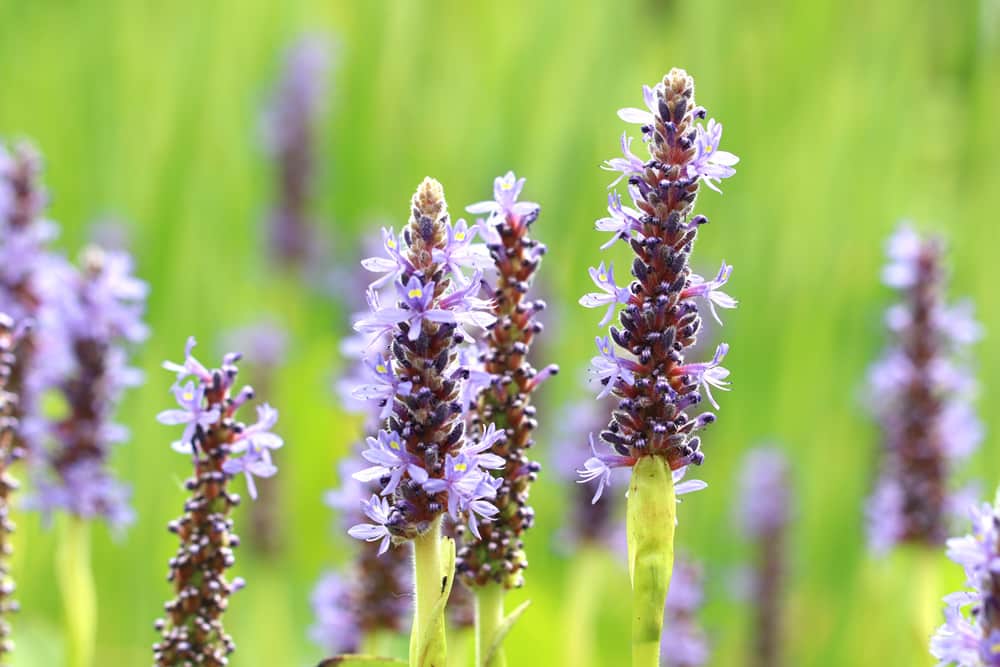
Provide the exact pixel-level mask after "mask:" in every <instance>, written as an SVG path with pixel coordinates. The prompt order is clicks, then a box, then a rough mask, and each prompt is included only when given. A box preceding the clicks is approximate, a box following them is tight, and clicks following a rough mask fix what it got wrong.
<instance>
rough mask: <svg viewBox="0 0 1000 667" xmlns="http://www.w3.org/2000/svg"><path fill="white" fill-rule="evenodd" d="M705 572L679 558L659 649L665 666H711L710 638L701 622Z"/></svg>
mask: <svg viewBox="0 0 1000 667" xmlns="http://www.w3.org/2000/svg"><path fill="white" fill-rule="evenodd" d="M703 579H704V573H703V572H702V568H701V566H700V565H698V564H697V563H694V562H692V561H690V560H687V559H685V558H678V559H677V562H676V563H675V564H674V576H673V577H672V578H671V580H670V591H669V592H668V593H667V603H666V605H665V606H664V610H663V614H664V623H663V624H664V626H665V627H666V628H667V630H666V631H665V632H664V633H663V640H662V642H661V649H660V654H661V656H662V657H661V658H660V665H661V666H662V667H702V665H707V664H708V658H709V653H710V651H709V645H708V637H706V636H705V631H704V630H702V628H701V624H700V623H699V622H698V612H699V611H700V610H701V606H702V603H703V600H704V591H703V584H702V580H703Z"/></svg>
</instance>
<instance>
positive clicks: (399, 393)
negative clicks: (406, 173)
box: [349, 179, 504, 553]
mask: <svg viewBox="0 0 1000 667" xmlns="http://www.w3.org/2000/svg"><path fill="white" fill-rule="evenodd" d="M382 237H383V248H384V251H385V256H383V257H375V258H371V259H368V260H365V261H364V262H363V266H365V268H367V269H368V270H370V271H373V272H376V273H381V274H383V275H382V276H381V277H380V278H378V279H377V280H375V281H374V282H373V283H372V285H371V286H370V288H369V290H368V294H367V297H368V304H369V312H368V313H367V314H366V315H365V316H364V317H362V318H361V319H359V320H357V321H356V322H355V325H354V328H355V330H357V331H358V332H360V333H362V334H364V335H366V336H368V337H369V341H371V343H370V348H374V349H369V351H368V352H369V355H368V358H367V363H368V364H369V366H370V368H371V371H372V373H373V376H374V377H375V381H374V382H372V383H370V384H364V385H361V386H359V387H357V388H356V391H355V396H356V397H358V398H361V399H363V400H369V401H375V402H376V403H378V404H379V405H380V407H381V410H380V414H379V417H380V421H381V422H383V423H382V427H381V428H380V429H379V430H378V433H377V434H376V435H375V436H373V437H370V438H368V439H367V444H368V446H367V448H366V449H365V450H364V451H363V452H362V456H363V457H364V459H365V460H366V461H368V462H369V463H371V464H373V465H371V466H369V467H368V468H365V469H364V470H361V471H359V472H357V473H355V475H354V477H355V478H356V479H358V480H359V481H362V482H378V485H379V487H380V489H381V491H380V493H379V494H374V495H372V496H371V498H369V499H368V500H366V501H364V502H363V503H362V508H363V510H364V513H365V515H366V516H367V517H368V518H369V519H370V521H371V523H361V524H358V525H356V526H353V527H351V529H350V530H349V533H350V534H351V535H352V536H353V537H356V538H358V539H363V540H367V541H373V542H379V543H380V545H379V552H380V553H384V552H385V551H386V550H387V549H388V548H389V545H390V543H391V542H392V541H393V540H396V541H403V540H407V539H413V538H415V537H417V536H418V535H421V534H423V533H424V532H426V531H427V530H428V529H429V528H430V526H431V524H432V523H433V522H434V521H435V520H436V519H438V518H439V517H440V516H441V515H442V514H443V513H444V512H447V513H448V515H449V516H451V518H452V519H453V520H455V521H456V522H467V523H468V525H469V527H470V529H471V530H472V533H473V534H474V535H477V536H478V535H479V522H480V521H481V520H483V519H489V518H491V517H493V516H495V515H496V513H497V509H496V507H495V506H494V505H493V504H492V502H491V501H492V500H493V499H494V498H496V493H497V488H498V486H499V484H500V480H499V478H494V477H493V476H492V475H490V474H489V470H490V469H498V468H501V467H502V466H503V465H504V461H503V459H501V458H500V457H498V456H496V455H494V454H491V453H489V451H490V449H491V448H492V447H493V445H494V444H495V443H496V442H497V441H498V440H500V439H501V438H503V437H504V433H503V431H497V430H496V429H495V428H494V427H493V426H492V425H489V426H487V427H486V428H485V429H484V431H483V434H482V437H481V438H480V439H479V440H478V441H477V442H470V441H469V439H468V438H467V437H466V432H465V430H466V429H465V423H464V422H463V420H462V418H461V413H462V409H463V406H462V403H461V396H462V392H463V384H464V383H465V382H466V378H467V376H468V371H467V370H466V369H465V368H464V367H462V365H461V363H460V359H459V357H460V354H459V352H460V347H461V346H462V344H464V343H465V342H466V341H467V340H468V339H469V338H470V336H469V334H468V333H467V329H468V328H471V327H476V328H484V327H487V326H489V325H491V324H493V322H494V321H495V317H494V316H493V315H492V314H491V312H490V303H489V302H488V301H486V300H484V299H482V298H480V297H479V296H478V293H479V291H480V290H481V283H482V270H481V268H478V267H479V266H480V265H481V263H482V262H483V258H484V257H486V254H485V253H486V250H485V248H484V247H482V245H481V244H473V243H472V241H473V240H474V235H473V233H472V232H471V230H470V229H469V228H468V225H467V224H466V223H465V222H464V221H461V220H460V221H458V222H456V223H454V224H453V223H452V222H451V221H450V220H449V217H448V212H447V204H446V203H445V200H444V193H443V190H442V188H441V185H440V184H439V183H438V182H437V181H434V180H432V179H425V180H424V182H423V183H422V184H421V185H420V187H419V188H418V189H417V192H416V194H415V195H414V197H413V202H412V214H411V217H410V221H409V223H408V225H407V226H406V228H405V229H404V231H403V233H402V234H400V235H398V236H397V235H396V234H395V233H394V232H393V231H392V230H391V229H385V230H383V232H382ZM466 267H471V268H474V269H476V270H475V272H474V274H473V275H472V276H471V277H469V276H466V275H465V274H464V272H463V269H464V268H466ZM389 285H392V286H393V288H394V290H395V293H396V301H395V304H394V305H389V304H385V305H383V303H382V296H381V294H380V291H379V290H380V289H381V288H384V287H387V286H389Z"/></svg>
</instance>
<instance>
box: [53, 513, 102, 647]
mask: <svg viewBox="0 0 1000 667" xmlns="http://www.w3.org/2000/svg"><path fill="white" fill-rule="evenodd" d="M59 538H60V539H59V546H58V549H57V552H56V570H57V572H56V576H57V579H58V581H59V589H60V592H61V593H62V600H63V611H64V613H65V622H66V664H67V665H68V666H69V667H91V665H93V662H94V640H95V634H96V631H97V593H96V590H95V587H94V574H93V572H92V570H91V567H90V524H89V523H88V522H86V521H84V520H83V519H81V518H79V517H76V516H71V517H67V519H66V520H65V521H63V522H62V523H61V525H60V535H59Z"/></svg>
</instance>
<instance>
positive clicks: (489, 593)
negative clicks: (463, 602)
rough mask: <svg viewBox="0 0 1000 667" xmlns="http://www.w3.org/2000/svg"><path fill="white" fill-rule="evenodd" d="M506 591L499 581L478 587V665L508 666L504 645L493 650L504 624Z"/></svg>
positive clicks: (486, 666) (483, 666) (482, 666)
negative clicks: (498, 633)
mask: <svg viewBox="0 0 1000 667" xmlns="http://www.w3.org/2000/svg"><path fill="white" fill-rule="evenodd" d="M505 593H506V591H504V588H503V586H501V585H500V584H497V583H492V582H491V583H489V584H486V585H485V586H479V587H478V588H476V667H507V658H506V657H505V656H504V652H503V646H497V647H496V649H495V650H493V651H491V650H490V649H491V647H492V646H493V643H494V641H496V639H497V632H498V631H499V630H500V626H501V625H502V624H503V620H504V616H503V598H504V594H505Z"/></svg>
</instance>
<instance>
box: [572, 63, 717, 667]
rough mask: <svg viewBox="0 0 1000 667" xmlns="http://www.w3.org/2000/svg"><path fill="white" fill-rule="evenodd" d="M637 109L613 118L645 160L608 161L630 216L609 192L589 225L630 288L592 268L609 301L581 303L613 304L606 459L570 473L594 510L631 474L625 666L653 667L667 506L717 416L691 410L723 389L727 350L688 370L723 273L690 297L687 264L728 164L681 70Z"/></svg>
mask: <svg viewBox="0 0 1000 667" xmlns="http://www.w3.org/2000/svg"><path fill="white" fill-rule="evenodd" d="M643 101H644V102H645V106H646V109H648V111H647V110H643V109H622V110H621V111H619V117H621V118H622V119H623V120H625V121H627V122H630V123H638V124H639V125H640V126H641V132H642V137H643V143H644V144H645V146H646V148H647V149H648V150H649V157H650V159H649V160H648V161H647V162H645V163H643V164H642V165H641V166H640V163H639V158H636V157H635V156H634V155H632V154H631V152H630V151H629V142H628V139H627V138H624V139H623V140H622V147H623V150H624V152H625V158H624V161H613V162H610V163H609V166H610V167H611V168H612V169H614V170H616V171H620V172H621V173H623V174H624V175H626V176H627V177H628V194H629V197H630V198H631V199H632V205H633V206H634V208H632V207H628V206H623V205H622V204H621V197H620V195H619V194H618V193H616V192H611V193H610V196H609V201H608V211H609V213H610V217H608V218H601V219H600V220H598V221H597V223H596V228H597V229H598V231H603V232H613V236H612V237H611V239H610V240H609V241H608V242H607V243H605V245H604V246H603V247H604V248H606V247H609V246H610V245H612V244H614V243H615V242H616V241H617V240H619V239H620V240H622V241H623V242H625V243H626V244H628V246H629V248H630V249H631V250H632V252H633V253H634V254H635V257H634V258H633V261H632V266H631V268H632V277H633V280H632V282H631V284H630V285H629V286H628V288H627V290H626V289H624V288H619V287H618V286H617V285H613V284H612V283H611V281H610V280H608V281H604V280H601V277H602V274H601V272H600V268H603V267H599V268H598V270H597V276H596V277H594V281H595V283H597V284H598V286H599V287H601V289H602V291H604V292H605V293H606V294H607V296H606V297H603V298H602V297H601V295H600V294H596V293H594V294H590V295H587V296H586V297H584V299H583V300H582V301H581V303H583V304H584V305H587V306H594V305H603V304H604V303H608V305H609V306H610V310H609V314H613V313H614V312H615V310H616V309H617V307H618V306H619V305H620V306H621V310H620V311H619V312H618V323H617V324H615V325H612V326H611V329H610V332H609V334H610V337H609V338H603V337H601V336H598V338H597V342H598V350H599V352H600V356H599V357H595V358H594V360H593V367H592V372H591V377H592V380H593V381H595V382H596V383H597V384H599V385H600V387H601V390H600V396H602V397H603V396H605V395H608V394H611V395H613V396H614V397H615V398H616V399H617V400H618V409H617V410H615V411H614V413H613V414H612V417H611V421H610V423H609V424H608V427H607V428H606V429H604V430H603V431H601V433H600V439H601V440H602V441H603V442H604V443H605V444H606V445H608V446H609V447H610V448H611V451H610V452H608V451H607V450H604V448H603V447H602V448H601V449H600V450H599V449H598V448H597V446H596V444H595V446H594V448H593V449H594V451H593V456H592V457H591V458H589V459H587V460H586V462H584V465H583V467H582V468H581V469H580V471H579V472H580V475H581V477H582V479H583V481H594V482H596V483H597V493H596V495H595V500H596V499H597V498H599V497H600V495H601V492H602V491H603V489H604V487H605V485H607V483H608V482H609V480H610V479H611V476H612V472H613V470H614V469H615V468H619V467H631V468H632V469H633V470H632V475H631V481H630V486H629V493H628V508H627V524H626V532H627V535H628V547H629V574H630V575H631V579H632V590H633V624H632V664H633V665H634V666H635V667H639V666H642V667H652V666H653V665H656V664H657V663H658V662H659V651H660V636H661V634H662V625H663V616H662V609H663V603H664V599H665V598H666V595H667V587H668V585H669V581H670V572H671V567H672V563H673V540H674V524H675V521H676V507H675V499H676V496H677V495H678V494H679V493H681V492H682V491H683V492H686V491H691V490H696V489H698V488H701V487H702V486H703V484H702V483H695V482H693V481H692V482H685V483H683V484H680V485H676V482H677V481H679V479H676V478H679V477H680V476H681V475H683V474H684V471H685V469H686V466H688V465H690V464H696V465H698V464H701V463H702V461H703V460H704V454H703V453H702V452H701V439H700V436H698V435H696V432H697V431H699V430H701V429H702V428H704V427H705V426H707V425H708V424H710V423H712V422H713V421H714V420H715V415H714V413H711V412H705V413H702V414H700V415H690V414H688V410H689V408H694V407H696V406H697V405H698V404H699V403H701V401H702V399H703V398H705V399H708V401H709V402H710V403H711V404H712V405H713V406H714V407H715V408H716V409H718V404H717V403H716V402H715V399H714V397H713V396H712V393H711V389H712V388H713V387H714V388H716V389H728V385H729V383H728V381H727V379H726V378H727V377H728V375H729V371H728V369H726V368H725V367H724V366H722V365H721V363H722V360H723V358H724V357H725V355H726V353H727V352H728V349H729V347H728V345H725V344H722V345H720V346H719V347H718V349H717V351H716V354H715V357H714V358H713V359H712V360H711V361H709V362H703V363H689V362H686V361H685V353H686V352H687V351H688V350H689V348H690V347H691V346H692V345H694V343H695V341H696V338H697V335H698V332H699V330H700V329H701V316H700V314H699V310H698V305H699V304H698V300H699V299H700V298H703V297H709V303H710V304H713V306H714V305H723V304H719V302H718V301H717V300H716V301H713V300H711V298H710V297H711V293H712V291H713V289H712V288H713V287H718V286H721V283H722V282H724V281H725V280H728V278H729V272H728V269H727V270H724V271H723V273H722V274H721V275H720V276H719V277H718V278H717V280H716V281H713V285H711V286H709V287H707V288H705V287H702V288H701V289H697V288H698V286H699V285H704V284H705V281H704V279H701V278H700V277H698V276H696V275H695V274H693V273H692V271H691V267H690V256H691V252H692V251H693V249H694V244H695V240H696V239H697V236H698V231H699V228H700V227H701V226H702V225H703V224H704V223H705V222H707V220H706V219H705V217H704V216H701V215H695V214H694V204H695V200H696V198H697V195H698V190H699V186H700V183H701V182H702V181H704V182H705V183H706V184H708V185H709V186H710V187H712V188H713V189H714V188H715V184H716V182H717V181H718V180H719V179H722V178H726V177H729V176H731V175H733V173H735V170H734V169H733V168H732V165H733V164H735V163H736V162H737V159H736V157H735V156H733V155H731V154H729V153H726V152H724V151H720V150H719V148H718V146H719V138H720V137H721V131H722V127H721V126H720V125H718V124H716V123H715V122H714V121H710V122H709V124H708V127H707V128H706V127H704V126H702V125H701V124H699V123H698V122H697V121H698V120H699V119H703V118H705V116H706V112H705V109H703V108H702V107H699V106H697V105H696V104H695V99H694V80H693V79H692V78H691V77H690V76H688V75H687V73H686V72H685V71H683V70H680V69H673V70H671V71H670V72H669V73H668V74H667V75H666V76H665V77H664V78H663V81H662V82H661V83H658V84H657V85H656V86H653V87H650V86H644V87H643ZM608 277H609V278H610V276H608ZM619 290H621V291H619ZM727 296H728V295H727ZM595 297H597V299H599V300H600V303H598V301H597V300H595ZM612 297H613V300H612ZM716 298H717V299H718V297H716ZM724 302H725V306H728V305H735V301H732V302H731V304H730V300H729V299H726V300H724ZM725 306H724V307H725ZM713 312H714V307H713ZM605 319H607V317H606V318H605Z"/></svg>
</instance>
